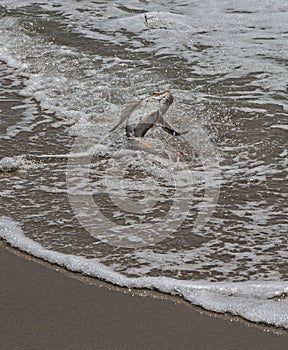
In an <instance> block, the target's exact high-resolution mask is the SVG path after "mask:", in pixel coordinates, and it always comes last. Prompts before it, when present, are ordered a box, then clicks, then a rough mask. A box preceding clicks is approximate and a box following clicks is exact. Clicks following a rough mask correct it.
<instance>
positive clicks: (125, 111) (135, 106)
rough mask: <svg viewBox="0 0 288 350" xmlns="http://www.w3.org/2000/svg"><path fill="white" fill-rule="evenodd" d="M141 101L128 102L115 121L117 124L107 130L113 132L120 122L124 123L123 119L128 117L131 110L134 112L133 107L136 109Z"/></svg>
mask: <svg viewBox="0 0 288 350" xmlns="http://www.w3.org/2000/svg"><path fill="white" fill-rule="evenodd" d="M141 102H142V101H141V100H140V101H136V102H132V103H130V104H129V105H128V106H126V107H125V108H124V110H123V112H122V114H121V116H120V120H119V122H118V123H117V125H115V126H114V127H113V128H112V129H111V130H110V131H109V132H110V133H111V132H114V131H115V130H116V129H117V128H118V127H119V126H120V125H121V124H123V123H124V121H125V120H126V119H127V118H129V116H130V115H131V113H132V112H134V110H135V109H137V108H138V107H139V105H140V103H141Z"/></svg>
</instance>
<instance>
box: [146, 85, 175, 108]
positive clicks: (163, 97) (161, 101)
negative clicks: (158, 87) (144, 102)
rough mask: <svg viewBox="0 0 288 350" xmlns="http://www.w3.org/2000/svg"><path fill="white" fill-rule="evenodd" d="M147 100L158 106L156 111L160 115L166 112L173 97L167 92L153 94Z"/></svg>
mask: <svg viewBox="0 0 288 350" xmlns="http://www.w3.org/2000/svg"><path fill="white" fill-rule="evenodd" d="M147 99H148V100H150V101H151V102H152V101H153V102H156V103H157V104H158V109H159V111H160V113H161V114H164V113H165V112H166V111H167V109H168V108H169V107H170V106H171V104H172V103H173V100H174V99H173V95H172V94H171V92H170V91H168V90H162V91H157V92H154V93H153V94H152V95H150V96H149V97H148V98H147Z"/></svg>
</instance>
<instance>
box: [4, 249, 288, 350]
mask: <svg viewBox="0 0 288 350" xmlns="http://www.w3.org/2000/svg"><path fill="white" fill-rule="evenodd" d="M0 256H1V265H0V268H1V273H0V276H1V287H0V295H1V298H0V302H1V313H0V318H1V319H0V323H1V340H0V349H3V350H6V349H7V350H8V349H9V350H14V349H15V350H16V349H21V350H26V349H27V350H28V349H29V350H31V349H35V350H36V349H37V350H38V349H43V350H45V349H67V350H68V349H69V350H72V349H104V350H106V349H128V350H129V349H131V350H132V349H177V350H178V349H214V350H215V349H221V350H223V349H233V350H237V349H239V350H240V349H245V350H249V349H251V350H252V349H253V350H255V349H261V350H265V349H267V350H268V349H269V350H274V349H279V350H280V349H285V348H286V347H287V346H288V337H287V335H286V333H283V332H280V334H279V335H278V334H275V333H274V332H273V331H271V330H268V329H266V331H265V330H263V329H262V328H261V327H257V326H253V325H249V324H248V323H244V322H239V321H235V320H232V319H231V318H230V317H226V319H225V318H223V317H215V315H213V314H209V313H207V312H201V310H198V309H197V308H193V307H191V306H189V305H186V304H185V303H182V302H179V301H177V299H174V298H172V297H171V298H169V297H167V298H166V297H164V298H161V297H159V296H158V295H156V294H155V295H153V293H151V292H147V293H146V292H138V293H137V292H136V293H134V292H133V291H128V290H125V289H123V290H121V289H118V288H113V287H110V288H109V287H107V286H105V284H103V283H102V282H100V281H95V282H91V280H90V279H88V278H87V279H86V277H83V278H82V281H81V277H80V278H73V276H74V275H73V274H72V273H63V271H62V272H61V269H60V270H59V271H57V269H55V268H49V267H47V266H45V263H40V264H39V263H37V262H35V259H33V258H31V259H30V258H27V257H26V258H25V257H24V258H23V256H21V254H15V253H14V252H12V251H11V250H10V249H7V247H6V248H5V247H4V246H3V243H1V246H0ZM71 276H72V278H71ZM75 276H76V275H75ZM143 295H144V296H143Z"/></svg>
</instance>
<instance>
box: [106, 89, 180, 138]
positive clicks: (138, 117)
mask: <svg viewBox="0 0 288 350" xmlns="http://www.w3.org/2000/svg"><path fill="white" fill-rule="evenodd" d="M172 103H173V96H172V94H171V93H170V92H169V91H167V90H164V91H160V92H155V93H154V94H152V95H150V96H148V97H147V98H145V99H143V100H139V101H136V102H133V103H131V104H130V105H128V106H127V107H126V108H125V109H124V111H123V112H122V114H121V116H120V121H119V123H118V124H117V125H116V126H115V127H114V128H112V129H111V130H110V132H113V131H115V130H116V129H117V128H118V127H119V126H120V125H121V124H122V123H123V122H124V121H125V120H127V121H126V135H127V137H128V138H135V137H144V136H145V134H146V133H147V132H148V131H149V130H150V129H151V128H152V127H153V126H155V125H157V126H160V127H162V128H163V130H165V131H166V132H168V133H169V134H171V135H174V136H179V135H181V133H180V132H178V131H176V130H175V128H174V127H173V126H171V125H170V124H169V123H168V122H167V121H166V120H165V119H164V118H163V115H164V114H165V113H166V111H167V110H168V108H169V107H170V105H171V104H172ZM146 110H147V112H146V113H145V111H146Z"/></svg>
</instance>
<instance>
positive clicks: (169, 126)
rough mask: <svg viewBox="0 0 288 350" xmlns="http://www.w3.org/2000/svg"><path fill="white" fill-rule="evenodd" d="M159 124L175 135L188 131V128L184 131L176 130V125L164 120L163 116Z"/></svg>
mask: <svg viewBox="0 0 288 350" xmlns="http://www.w3.org/2000/svg"><path fill="white" fill-rule="evenodd" d="M158 125H159V126H161V128H162V129H163V130H165V131H166V132H168V134H170V135H173V136H181V135H184V134H187V133H188V130H187V131H183V132H180V131H177V130H175V129H174V127H173V126H172V125H170V124H169V123H168V122H167V121H166V120H164V118H163V117H160V119H159V122H158Z"/></svg>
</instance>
